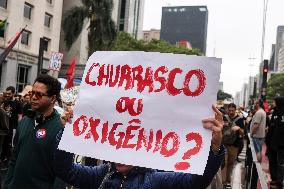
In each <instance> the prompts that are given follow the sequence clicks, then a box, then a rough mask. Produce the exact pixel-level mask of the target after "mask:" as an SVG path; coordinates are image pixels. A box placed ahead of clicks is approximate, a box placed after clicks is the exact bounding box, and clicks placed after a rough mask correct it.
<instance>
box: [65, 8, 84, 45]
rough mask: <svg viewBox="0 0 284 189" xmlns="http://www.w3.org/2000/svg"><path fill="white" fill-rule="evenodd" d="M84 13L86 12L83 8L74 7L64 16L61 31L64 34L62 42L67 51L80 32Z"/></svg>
mask: <svg viewBox="0 0 284 189" xmlns="http://www.w3.org/2000/svg"><path fill="white" fill-rule="evenodd" d="M86 12H87V10H86V9H85V8H84V7H74V8H72V9H70V10H69V11H67V12H66V14H65V15H64V17H63V22H62V29H63V31H64V33H65V36H64V41H65V43H66V47H67V49H70V48H71V46H72V44H73V43H74V42H75V41H76V39H77V38H78V37H79V35H80V33H81V32H82V29H83V24H84V19H85V18H86V16H87V14H86Z"/></svg>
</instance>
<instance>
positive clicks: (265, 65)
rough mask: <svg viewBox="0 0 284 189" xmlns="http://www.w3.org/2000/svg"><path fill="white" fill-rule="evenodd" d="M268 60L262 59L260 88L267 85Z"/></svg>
mask: <svg viewBox="0 0 284 189" xmlns="http://www.w3.org/2000/svg"><path fill="white" fill-rule="evenodd" d="M267 73H268V60H263V69H262V88H266V87H267Z"/></svg>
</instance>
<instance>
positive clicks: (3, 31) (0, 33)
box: [0, 20, 8, 38]
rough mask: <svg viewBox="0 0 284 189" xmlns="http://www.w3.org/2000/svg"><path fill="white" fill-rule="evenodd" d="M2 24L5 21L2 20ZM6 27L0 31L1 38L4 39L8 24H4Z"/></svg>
mask: <svg viewBox="0 0 284 189" xmlns="http://www.w3.org/2000/svg"><path fill="white" fill-rule="evenodd" d="M0 22H3V20H0ZM4 24H5V26H3V27H2V28H1V29H0V37H2V38H4V37H5V30H6V28H7V25H8V23H4Z"/></svg>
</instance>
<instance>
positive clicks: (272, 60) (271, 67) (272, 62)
mask: <svg viewBox="0 0 284 189" xmlns="http://www.w3.org/2000/svg"><path fill="white" fill-rule="evenodd" d="M274 65H275V44H272V46H271V52H270V59H269V65H268V70H269V72H273V71H274Z"/></svg>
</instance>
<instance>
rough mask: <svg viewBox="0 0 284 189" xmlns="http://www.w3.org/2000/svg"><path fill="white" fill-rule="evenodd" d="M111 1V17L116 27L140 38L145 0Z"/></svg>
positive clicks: (141, 36) (141, 35)
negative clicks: (112, 6)
mask: <svg viewBox="0 0 284 189" xmlns="http://www.w3.org/2000/svg"><path fill="white" fill-rule="evenodd" d="M113 3H114V9H113V19H114V21H115V22H116V24H117V29H118V30H119V31H124V32H127V33H130V34H131V35H132V36H133V37H134V38H136V39H142V38H143V31H142V29H143V17H144V4H145V0H113Z"/></svg>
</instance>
